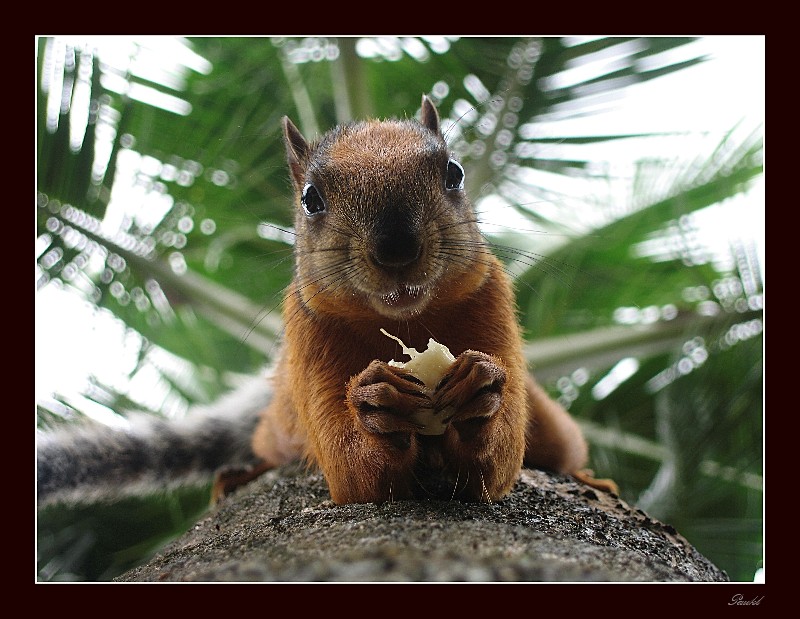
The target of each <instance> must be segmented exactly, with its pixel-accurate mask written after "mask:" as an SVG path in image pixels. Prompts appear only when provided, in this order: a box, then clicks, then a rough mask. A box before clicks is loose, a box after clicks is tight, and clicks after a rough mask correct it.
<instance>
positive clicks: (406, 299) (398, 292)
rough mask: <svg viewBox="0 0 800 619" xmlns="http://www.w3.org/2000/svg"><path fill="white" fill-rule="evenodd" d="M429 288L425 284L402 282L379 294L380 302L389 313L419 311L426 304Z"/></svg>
mask: <svg viewBox="0 0 800 619" xmlns="http://www.w3.org/2000/svg"><path fill="white" fill-rule="evenodd" d="M428 293H429V289H428V288H426V287H425V286H416V285H410V284H403V285H401V286H398V287H397V288H395V289H394V290H392V291H391V292H388V293H385V294H382V295H380V304H381V306H382V308H383V309H385V310H388V311H389V313H391V314H396V313H397V312H408V311H410V312H415V311H420V310H422V308H423V307H424V306H425V305H427V302H428V296H429V294H428Z"/></svg>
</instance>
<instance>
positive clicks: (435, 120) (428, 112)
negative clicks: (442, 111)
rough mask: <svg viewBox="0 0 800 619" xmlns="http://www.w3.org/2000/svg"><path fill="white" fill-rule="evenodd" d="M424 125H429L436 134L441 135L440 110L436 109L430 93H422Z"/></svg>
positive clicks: (422, 120)
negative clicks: (429, 95) (429, 96)
mask: <svg viewBox="0 0 800 619" xmlns="http://www.w3.org/2000/svg"><path fill="white" fill-rule="evenodd" d="M421 122H422V126H423V127H427V128H428V129H430V130H431V131H433V132H434V133H435V134H436V135H441V131H440V129H439V112H437V111H436V106H435V105H434V104H433V101H431V100H430V99H429V98H428V95H422V119H421Z"/></svg>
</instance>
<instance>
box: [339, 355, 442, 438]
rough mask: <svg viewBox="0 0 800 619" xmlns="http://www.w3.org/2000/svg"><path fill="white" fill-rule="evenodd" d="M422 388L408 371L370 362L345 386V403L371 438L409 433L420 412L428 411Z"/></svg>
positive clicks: (412, 429) (412, 430)
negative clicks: (375, 435) (369, 433)
mask: <svg viewBox="0 0 800 619" xmlns="http://www.w3.org/2000/svg"><path fill="white" fill-rule="evenodd" d="M424 390H425V385H424V384H423V383H422V381H420V380H418V379H417V378H415V377H413V376H412V375H411V374H410V373H409V372H408V371H406V370H403V369H401V368H396V367H392V366H390V365H389V364H388V363H384V362H383V361H377V360H376V361H373V362H372V363H370V364H369V365H368V366H367V368H366V369H365V370H364V371H363V372H361V373H360V374H358V375H357V376H355V377H353V378H352V379H351V380H350V383H349V384H348V385H347V401H348V403H349V405H350V407H351V408H352V409H353V410H354V411H355V412H356V414H357V415H358V418H359V420H360V421H361V423H362V424H363V426H364V428H366V429H367V430H368V431H370V432H372V433H375V434H396V433H406V434H408V433H411V432H416V431H417V430H419V429H420V425H419V423H417V422H415V421H414V417H415V416H416V415H417V413H418V411H419V410H420V409H426V408H427V409H429V408H432V406H433V404H432V403H431V401H430V398H429V397H428V396H427V395H426V394H425V391H424Z"/></svg>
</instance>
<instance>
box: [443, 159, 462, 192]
mask: <svg viewBox="0 0 800 619" xmlns="http://www.w3.org/2000/svg"><path fill="white" fill-rule="evenodd" d="M444 186H445V187H446V188H447V189H464V168H462V167H461V164H460V163H458V161H456V160H455V159H451V160H450V161H448V162H447V176H446V177H445V179H444Z"/></svg>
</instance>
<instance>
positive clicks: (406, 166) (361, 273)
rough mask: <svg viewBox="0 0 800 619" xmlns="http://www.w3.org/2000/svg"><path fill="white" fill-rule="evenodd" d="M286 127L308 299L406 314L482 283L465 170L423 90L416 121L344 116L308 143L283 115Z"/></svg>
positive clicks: (315, 304)
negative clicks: (339, 123) (343, 120)
mask: <svg viewBox="0 0 800 619" xmlns="http://www.w3.org/2000/svg"><path fill="white" fill-rule="evenodd" d="M283 127H284V139H285V143H286V152H287V160H288V164H289V170H290V172H291V178H292V183H293V185H294V189H295V209H296V215H295V229H296V233H297V241H296V248H295V253H296V274H297V278H298V284H299V285H298V290H299V294H301V295H302V297H303V301H304V303H306V304H307V305H308V306H309V307H311V308H314V309H318V310H321V311H341V312H345V311H347V312H349V313H352V312H353V311H354V310H355V309H356V308H355V307H353V306H354V305H355V306H357V307H358V306H361V307H364V308H369V310H371V311H376V312H378V314H380V315H382V316H385V317H388V318H399V319H402V318H406V317H410V316H413V315H417V314H419V313H421V312H422V311H423V310H424V309H425V308H426V307H428V306H429V305H430V304H431V303H432V302H433V301H434V300H436V299H437V298H444V297H447V298H452V295H459V296H460V293H461V292H462V291H464V290H466V288H468V287H469V286H470V285H471V284H470V282H471V281H473V280H474V281H475V282H476V283H475V284H474V286H473V289H474V287H477V285H479V283H480V281H482V278H483V276H484V273H485V268H482V266H481V261H480V259H477V260H476V258H475V256H476V255H478V256H479V255H480V252H481V251H482V250H481V247H480V245H481V237H480V233H479V232H478V228H477V226H476V222H475V214H474V212H473V209H472V206H471V204H470V202H469V200H468V198H467V196H466V193H465V191H464V169H463V168H462V167H461V164H459V163H458V162H457V161H456V160H455V159H454V158H453V156H452V155H451V154H450V152H449V150H448V148H447V144H446V142H445V140H444V138H443V136H442V132H441V128H440V124H439V114H438V112H437V111H436V107H435V106H434V104H433V102H432V101H431V100H430V99H429V98H428V97H426V96H423V98H422V112H421V120H420V121H419V122H418V121H416V120H387V121H377V120H369V121H364V122H355V123H350V124H347V125H342V126H339V127H336V128H335V129H333V130H331V131H330V132H328V133H326V134H325V135H324V136H323V137H322V138H321V139H320V140H319V141H317V142H315V143H311V144H310V143H308V142H307V141H306V139H305V138H304V137H303V136H302V134H301V133H300V131H299V130H298V129H297V128H296V127H295V126H294V124H292V121H291V120H289V119H288V118H287V117H284V119H283ZM469 292H471V290H469ZM343 302H344V305H343Z"/></svg>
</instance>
